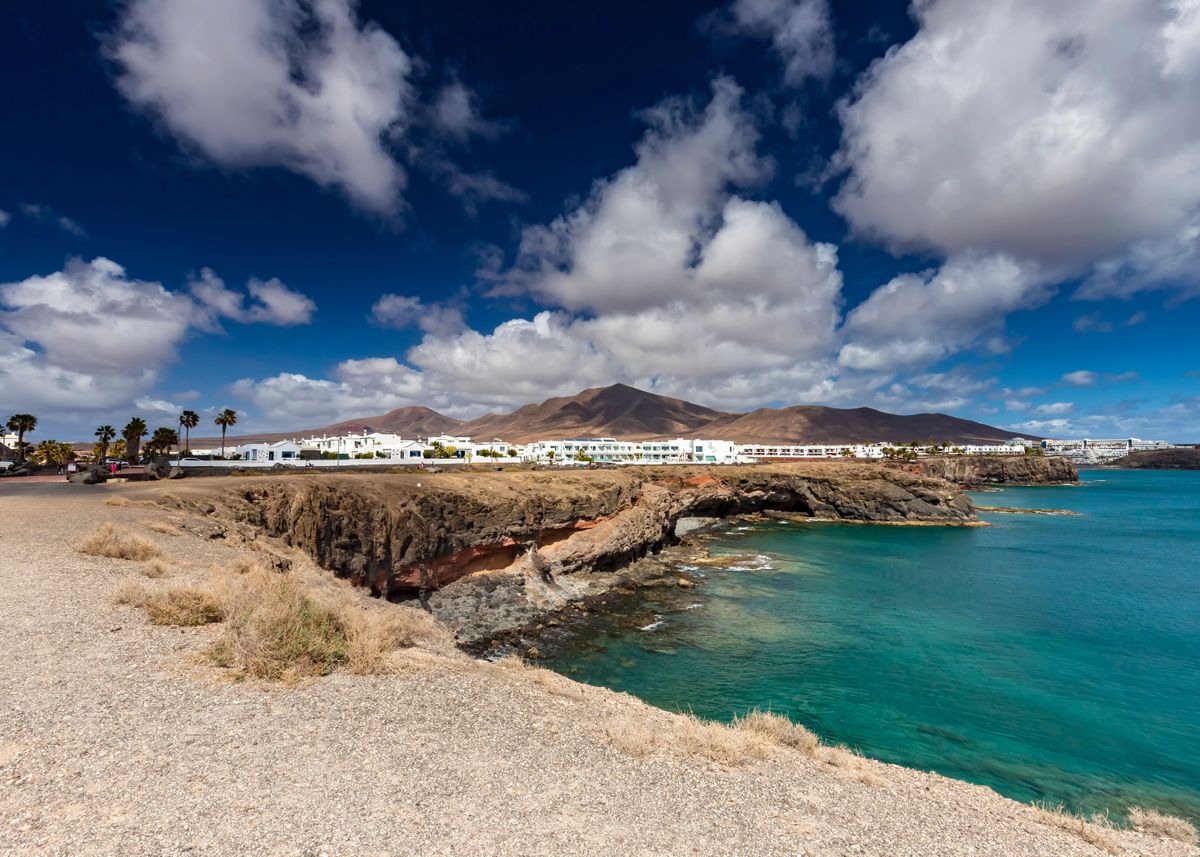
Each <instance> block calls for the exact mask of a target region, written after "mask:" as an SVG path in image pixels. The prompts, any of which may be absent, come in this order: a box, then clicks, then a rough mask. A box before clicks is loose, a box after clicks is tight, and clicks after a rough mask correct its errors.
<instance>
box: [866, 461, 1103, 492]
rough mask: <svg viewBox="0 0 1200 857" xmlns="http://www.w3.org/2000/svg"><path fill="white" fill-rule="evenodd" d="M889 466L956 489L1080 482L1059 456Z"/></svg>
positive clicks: (907, 463) (916, 462) (1076, 472)
mask: <svg viewBox="0 0 1200 857" xmlns="http://www.w3.org/2000/svg"><path fill="white" fill-rule="evenodd" d="M888 466H889V467H894V468H897V469H901V470H905V471H907V472H909V473H918V474H921V475H924V476H933V477H936V478H938V479H945V480H946V481H947V482H953V483H954V484H955V485H968V486H976V485H1064V484H1069V483H1073V482H1078V481H1079V471H1078V470H1076V469H1075V465H1074V464H1072V463H1071V462H1070V461H1068V460H1067V459H1065V458H1062V457H1061V456H1042V455H957V456H929V457H927V458H921V459H918V460H917V461H914V462H905V463H890V464H889V465H888Z"/></svg>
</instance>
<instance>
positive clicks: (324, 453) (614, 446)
mask: <svg viewBox="0 0 1200 857" xmlns="http://www.w3.org/2000/svg"><path fill="white" fill-rule="evenodd" d="M1171 447H1172V444H1170V443H1168V442H1166V441H1158V440H1141V439H1139V438H1125V439H1115V440H1114V439H1106V440H1036V441H1035V440H1026V439H1024V438H1014V439H1012V440H1010V441H1009V442H1007V443H994V444H962V445H959V444H952V443H941V442H936V441H927V442H919V441H913V442H907V443H896V442H878V443H854V444H759V443H748V444H741V443H735V442H733V441H728V440H719V439H712V440H704V439H692V438H676V439H674V440H646V441H634V440H621V439H618V438H614V437H577V438H562V439H555V440H539V441H533V442H530V443H524V444H515V443H506V442H504V441H503V440H499V439H495V440H491V441H486V442H480V441H476V440H474V439H472V438H470V437H459V436H453V435H439V436H435V437H425V438H404V437H401V436H400V435H397V434H390V433H386V432H371V431H363V432H360V433H349V434H339V435H325V436H321V437H306V438H294V439H291V440H279V441H274V442H257V443H243V444H238V445H235V446H230V447H227V448H226V449H225V450H224V451H223V452H222V450H221V449H220V448H219V447H214V448H207V449H193V450H191V452H190V455H188V456H186V457H183V458H182V459H181V460H180V463H181V464H182V465H183V466H200V467H203V466H206V465H225V464H227V463H228V460H229V459H234V460H237V461H240V462H242V463H244V464H246V465H249V466H257V467H263V466H268V467H269V466H273V465H275V464H305V465H308V464H312V465H323V466H329V465H331V464H332V465H334V466H341V465H342V464H351V465H352V464H355V463H357V464H366V463H379V462H382V461H386V462H390V463H407V464H420V463H424V462H426V461H429V460H438V461H443V462H446V463H455V462H458V463H471V462H475V463H480V462H487V461H489V460H494V461H497V462H499V461H511V462H521V463H527V464H540V465H564V466H582V465H587V464H591V463H596V464H697V463H698V464H749V463H754V462H756V461H759V460H780V459H850V458H853V459H905V458H918V457H922V456H929V455H1061V456H1065V457H1066V458H1069V459H1071V460H1072V461H1073V462H1076V463H1085V464H1086V463H1103V462H1105V461H1111V460H1113V459H1117V458H1121V457H1122V456H1124V455H1127V454H1129V453H1130V452H1140V451H1144V450H1150V449H1169V448H1171ZM222 455H223V456H224V457H222Z"/></svg>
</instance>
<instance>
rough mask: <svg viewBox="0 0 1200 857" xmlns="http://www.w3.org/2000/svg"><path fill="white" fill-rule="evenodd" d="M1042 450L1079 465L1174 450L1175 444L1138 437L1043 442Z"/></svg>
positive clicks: (1047, 440)
mask: <svg viewBox="0 0 1200 857" xmlns="http://www.w3.org/2000/svg"><path fill="white" fill-rule="evenodd" d="M1041 446H1042V449H1043V450H1045V451H1046V453H1047V454H1049V455H1061V456H1064V457H1066V458H1069V459H1071V461H1074V462H1075V463H1077V464H1096V463H1100V462H1104V461H1112V460H1113V459H1116V458H1122V457H1124V456H1126V455H1128V454H1129V453H1131V452H1143V451H1145V450H1149V449H1173V448H1174V444H1171V443H1168V442H1167V441H1165V440H1142V439H1141V438H1137V437H1130V438H1118V439H1101V440H1093V439H1091V438H1084V439H1080V440H1054V439H1050V438H1047V439H1046V440H1043V441H1042V442H1041Z"/></svg>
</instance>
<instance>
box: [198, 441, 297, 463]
mask: <svg viewBox="0 0 1200 857" xmlns="http://www.w3.org/2000/svg"><path fill="white" fill-rule="evenodd" d="M217 453H218V454H219V453H220V450H217ZM225 454H226V455H231V454H232V455H237V456H238V457H239V458H240V459H241V460H242V461H277V462H280V463H284V464H292V463H295V462H297V461H299V460H300V444H298V443H296V441H294V440H280V441H276V442H275V443H244V444H241V445H239V446H235V447H227V448H226V450H225Z"/></svg>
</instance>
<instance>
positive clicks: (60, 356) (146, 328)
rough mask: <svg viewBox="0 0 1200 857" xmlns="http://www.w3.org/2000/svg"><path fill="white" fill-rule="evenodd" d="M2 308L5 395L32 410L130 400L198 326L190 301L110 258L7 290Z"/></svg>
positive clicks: (75, 263)
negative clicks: (191, 328) (132, 276)
mask: <svg viewBox="0 0 1200 857" xmlns="http://www.w3.org/2000/svg"><path fill="white" fill-rule="evenodd" d="M0 305H2V306H3V310H2V311H0V346H2V348H0V350H3V351H4V358H3V359H2V360H0V367H2V368H0V390H2V391H3V396H4V399H5V400H7V401H20V402H27V403H29V407H31V408H32V407H38V406H50V407H60V408H88V407H105V406H111V405H116V404H118V403H121V402H127V401H130V400H131V399H132V398H133V397H134V396H135V395H136V394H137V393H139V392H140V391H141V390H142V389H144V388H145V387H146V385H148V384H150V383H153V381H154V379H155V378H156V376H157V373H158V371H159V369H160V368H161V367H162V366H163V365H164V364H166V363H168V362H170V361H171V360H172V359H173V358H174V356H175V348H176V346H177V345H178V344H179V343H180V342H181V341H182V339H183V337H184V336H185V334H186V333H187V330H188V327H189V325H190V324H191V321H192V305H191V302H190V301H188V299H187V298H186V297H183V296H180V295H179V294H177V293H174V292H171V291H169V290H167V289H165V288H163V286H162V285H161V284H160V283H154V282H145V281H142V280H134V279H130V278H129V277H128V275H127V274H126V272H125V269H124V268H122V267H121V266H120V265H118V264H117V263H116V262H113V261H111V260H109V259H104V258H98V259H94V260H93V261H91V262H83V261H81V260H78V259H75V260H72V261H70V262H68V263H67V265H66V267H65V268H64V269H63V270H62V271H58V272H56V273H53V274H49V275H47V276H35V277H29V278H28V279H26V280H22V281H21V282H15V283H7V284H4V285H0Z"/></svg>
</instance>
